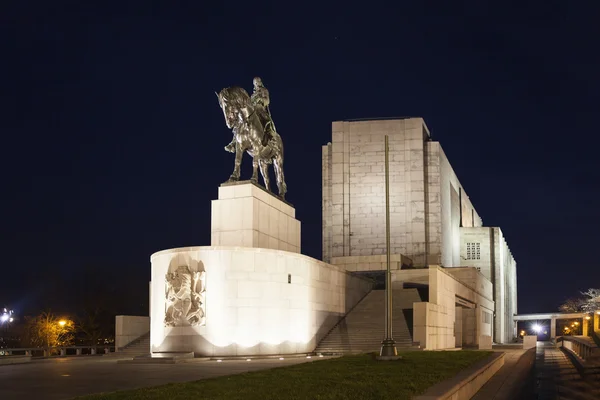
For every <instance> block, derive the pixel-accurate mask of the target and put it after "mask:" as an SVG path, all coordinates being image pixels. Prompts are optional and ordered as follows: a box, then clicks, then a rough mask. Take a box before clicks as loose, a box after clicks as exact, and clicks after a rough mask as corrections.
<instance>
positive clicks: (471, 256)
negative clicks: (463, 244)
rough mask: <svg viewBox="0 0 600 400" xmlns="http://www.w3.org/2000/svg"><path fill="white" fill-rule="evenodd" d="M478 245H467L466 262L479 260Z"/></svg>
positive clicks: (479, 251)
mask: <svg viewBox="0 0 600 400" xmlns="http://www.w3.org/2000/svg"><path fill="white" fill-rule="evenodd" d="M480 247H481V246H480V243H467V260H480V259H481V249H480Z"/></svg>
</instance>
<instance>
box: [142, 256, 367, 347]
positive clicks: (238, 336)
mask: <svg viewBox="0 0 600 400" xmlns="http://www.w3.org/2000/svg"><path fill="white" fill-rule="evenodd" d="M151 263H152V282H151V293H152V294H153V295H152V301H151V303H150V315H151V330H150V341H151V351H152V352H153V353H156V352H194V353H195V354H196V355H199V356H211V357H213V356H251V355H269V354H294V353H308V352H311V351H313V350H314V348H315V346H316V345H317V343H318V342H319V341H320V340H321V339H322V338H323V337H324V335H325V334H327V332H329V330H331V328H333V326H334V325H335V324H336V323H337V322H338V321H339V320H340V319H341V318H342V317H343V316H344V315H345V314H346V313H347V312H348V311H349V310H350V309H351V308H352V307H353V306H354V305H355V304H356V303H357V302H358V301H360V300H361V299H362V298H363V297H364V296H365V295H366V294H367V293H368V292H369V291H370V290H371V287H372V282H371V281H369V280H367V279H364V278H361V277H357V276H353V275H351V274H350V273H348V272H346V271H345V270H343V269H342V268H339V267H336V266H334V265H330V264H326V263H324V262H321V261H318V260H315V259H313V258H310V257H307V256H304V255H301V254H297V253H291V252H287V251H280V250H272V249H259V248H249V247H223V246H221V247H209V246H206V247H187V248H179V249H169V250H164V251H160V252H158V253H155V254H153V255H152V257H151ZM181 265H185V266H187V267H188V268H189V269H190V270H191V271H206V295H205V309H206V324H205V325H202V326H192V325H189V326H176V327H172V326H165V324H164V323H163V320H164V315H165V308H166V306H167V302H166V299H165V295H164V293H165V275H166V274H167V273H169V272H172V271H174V270H175V269H177V268H178V267H179V266H181Z"/></svg>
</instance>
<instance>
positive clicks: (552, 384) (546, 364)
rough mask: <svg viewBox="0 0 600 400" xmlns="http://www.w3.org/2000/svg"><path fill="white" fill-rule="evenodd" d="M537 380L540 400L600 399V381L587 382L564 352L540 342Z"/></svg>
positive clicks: (537, 391)
mask: <svg viewBox="0 0 600 400" xmlns="http://www.w3.org/2000/svg"><path fill="white" fill-rule="evenodd" d="M535 378H536V390H535V391H536V394H537V398H538V399H539V400H554V399H556V400H598V399H600V382H598V381H593V380H584V379H583V378H582V377H581V375H580V374H579V372H578V371H577V369H576V368H575V367H574V366H573V363H572V362H571V360H569V359H568V357H567V356H566V355H565V354H564V353H563V352H562V350H560V349H558V348H556V347H555V346H554V345H552V344H549V343H543V342H538V345H537V349H536V360H535Z"/></svg>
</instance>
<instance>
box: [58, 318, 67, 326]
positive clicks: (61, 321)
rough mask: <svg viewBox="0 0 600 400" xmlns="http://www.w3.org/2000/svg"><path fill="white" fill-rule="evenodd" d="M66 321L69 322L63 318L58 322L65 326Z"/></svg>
mask: <svg viewBox="0 0 600 400" xmlns="http://www.w3.org/2000/svg"><path fill="white" fill-rule="evenodd" d="M66 323H67V321H65V320H64V319H61V320H60V321H58V324H59V325H60V326H65V324H66Z"/></svg>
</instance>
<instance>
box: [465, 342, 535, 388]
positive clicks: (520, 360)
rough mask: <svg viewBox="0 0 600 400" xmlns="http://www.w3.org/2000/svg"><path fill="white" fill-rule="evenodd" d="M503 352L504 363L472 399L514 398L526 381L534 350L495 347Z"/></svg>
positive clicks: (533, 359)
mask: <svg viewBox="0 0 600 400" xmlns="http://www.w3.org/2000/svg"><path fill="white" fill-rule="evenodd" d="M494 351H500V352H503V353H505V355H504V365H503V366H502V368H500V370H499V371H498V372H496V373H495V374H494V376H492V378H491V379H490V380H489V381H487V383H486V384H485V385H483V387H482V388H481V389H479V391H478V392H477V394H475V396H473V398H472V400H514V399H515V398H516V397H515V396H516V395H517V394H518V393H520V391H521V389H522V388H523V386H524V385H525V383H526V379H527V376H528V375H529V373H530V372H531V368H532V364H533V362H534V361H535V351H534V350H533V349H531V350H529V351H527V350H523V349H511V348H495V349H494Z"/></svg>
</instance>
